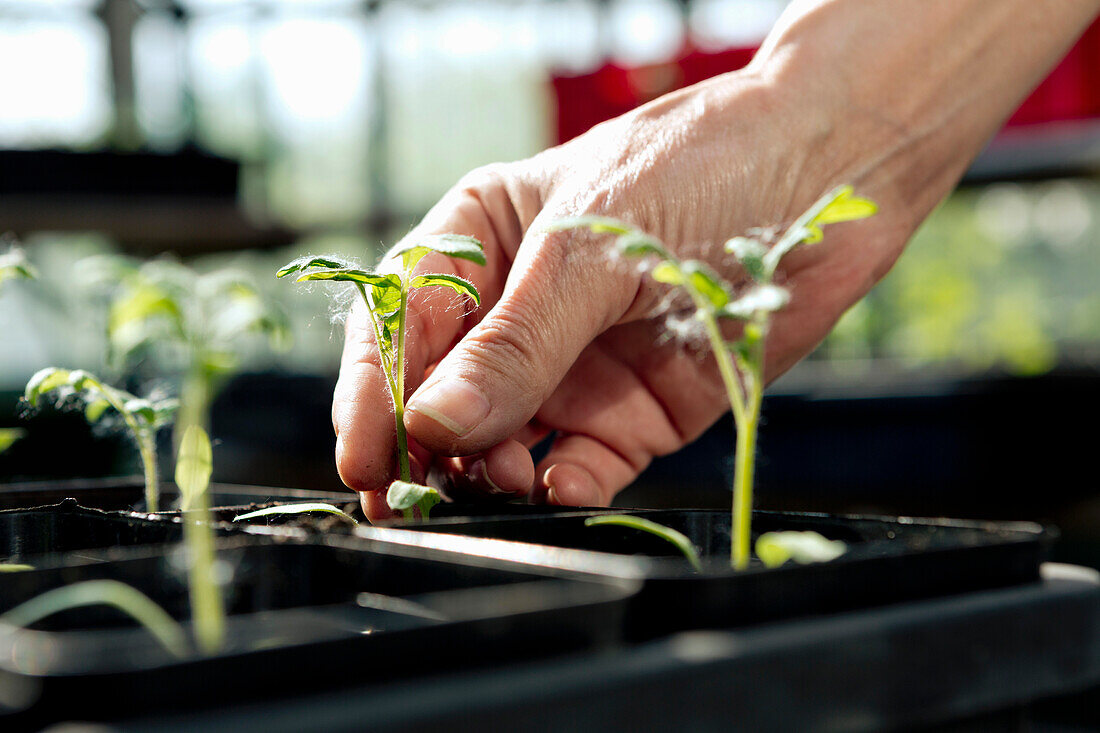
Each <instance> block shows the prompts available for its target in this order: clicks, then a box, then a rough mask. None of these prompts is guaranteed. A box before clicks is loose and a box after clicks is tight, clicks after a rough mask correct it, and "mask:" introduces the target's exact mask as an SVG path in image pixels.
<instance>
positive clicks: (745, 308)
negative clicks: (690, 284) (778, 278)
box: [717, 283, 791, 320]
mask: <svg viewBox="0 0 1100 733" xmlns="http://www.w3.org/2000/svg"><path fill="white" fill-rule="evenodd" d="M790 300H791V294H790V293H789V292H788V291H787V290H786V289H785V288H781V287H779V286H778V285H769V284H766V283H764V284H760V285H757V286H756V287H754V288H752V289H751V290H749V291H747V292H746V293H745V294H744V295H742V296H741V297H739V298H738V299H737V300H734V301H733V302H731V303H727V304H726V305H725V306H724V307H722V308H721V309H720V310H719V311H718V313H717V315H718V316H719V317H720V318H736V319H738V320H748V319H750V318H752V317H753V316H754V315H756V314H757V313H772V312H774V311H777V310H781V309H782V308H783V307H784V306H786V305H787V303H789V302H790Z"/></svg>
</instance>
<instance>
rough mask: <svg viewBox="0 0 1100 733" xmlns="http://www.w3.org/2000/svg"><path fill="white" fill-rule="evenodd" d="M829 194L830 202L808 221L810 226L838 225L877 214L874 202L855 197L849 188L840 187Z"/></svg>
mask: <svg viewBox="0 0 1100 733" xmlns="http://www.w3.org/2000/svg"><path fill="white" fill-rule="evenodd" d="M831 193H832V196H833V198H832V201H830V202H829V203H828V204H827V205H826V206H825V208H823V209H822V210H821V211H820V212H818V214H817V216H815V217H814V218H813V219H811V220H810V223H811V224H817V225H819V226H824V225H825V224H839V223H840V222H842V221H855V220H856V219H866V218H867V217H869V216H874V215H875V214H877V213H878V206H877V205H875V202H874V201H871V200H870V199H865V198H860V197H859V196H856V195H855V192H854V190H853V189H852V187H851V186H840V187H838V188H836V189H834V190H833V191H832V192H831Z"/></svg>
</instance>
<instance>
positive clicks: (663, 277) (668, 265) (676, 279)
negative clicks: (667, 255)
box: [649, 261, 687, 285]
mask: <svg viewBox="0 0 1100 733" xmlns="http://www.w3.org/2000/svg"><path fill="white" fill-rule="evenodd" d="M649 276H650V277H652V278H653V279H654V280H656V281H657V282H659V283H665V284H667V285H683V284H684V283H685V282H687V276H686V275H685V274H684V272H683V271H682V270H681V269H680V267H679V266H678V265H677V264H676V263H675V262H668V261H665V262H658V263H657V265H656V266H655V267H654V268H653V269H652V270H651V271H650V273H649Z"/></svg>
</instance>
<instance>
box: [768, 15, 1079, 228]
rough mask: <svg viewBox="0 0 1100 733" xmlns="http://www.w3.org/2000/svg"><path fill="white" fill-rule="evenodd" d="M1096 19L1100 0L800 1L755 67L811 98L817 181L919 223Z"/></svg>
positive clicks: (782, 21)
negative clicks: (859, 193) (853, 190)
mask: <svg viewBox="0 0 1100 733" xmlns="http://www.w3.org/2000/svg"><path fill="white" fill-rule="evenodd" d="M1097 12H1100V2H1098V1H1097V0H1052V1H1050V2H1039V3H1037V2H1033V1H1032V0H997V1H996V2H990V1H989V0H920V1H919V2H896V1H891V0H807V1H805V2H802V1H796V2H795V3H793V4H792V5H791V6H790V7H789V8H788V10H787V12H786V13H785V14H784V15H783V17H782V18H781V19H780V21H779V23H778V24H777V25H776V27H775V29H774V30H773V32H772V33H771V34H770V35H769V37H768V39H767V40H766V42H765V44H764V46H763V48H762V49H761V51H760V53H759V54H758V56H757V58H756V59H755V60H754V62H753V65H752V67H751V68H752V69H753V70H754V71H756V72H758V73H760V74H762V75H764V76H765V77H768V78H770V79H771V80H773V81H774V83H775V84H776V86H777V87H778V88H782V89H784V90H785V94H787V95H794V97H795V98H796V99H797V98H801V99H804V100H805V109H806V110H807V114H809V115H811V116H812V117H813V119H812V120H811V123H812V125H813V127H811V128H810V131H811V134H812V135H813V136H814V137H815V138H816V139H815V143H816V145H817V148H816V150H817V151H819V152H820V154H818V155H815V156H813V157H812V158H811V161H810V165H811V166H820V167H821V169H819V170H817V171H813V170H810V171H807V172H806V173H807V176H806V178H807V179H809V180H819V179H827V180H833V181H840V180H843V181H848V182H852V183H855V184H857V186H858V187H859V188H860V189H861V190H863V191H865V192H868V193H869V194H870V195H872V196H877V197H878V198H879V199H881V203H882V204H884V208H887V210H889V209H891V208H892V209H894V210H904V211H906V212H907V214H908V215H909V216H910V217H911V219H912V226H916V225H917V224H919V222H920V221H921V220H922V219H923V218H924V217H925V216H926V215H927V214H928V212H929V211H931V209H932V208H933V207H934V206H935V205H936V204H937V203H938V202H939V201H940V199H942V198H943V196H945V195H946V194H947V193H948V192H949V191H950V190H951V188H953V187H954V185H955V184H956V183H957V182H958V180H959V178H960V177H961V176H962V174H963V173H964V172H965V170H966V168H967V167H968V165H969V164H970V162H971V160H972V159H973V158H974V156H976V155H977V154H978V152H979V151H980V150H981V149H982V147H983V146H984V145H985V143H986V142H987V141H988V140H989V138H990V137H991V136H992V135H993V134H994V133H995V132H996V131H997V130H998V129H999V128H1000V126H1001V125H1002V124H1003V123H1004V120H1005V119H1006V118H1007V117H1008V116H1009V115H1010V114H1011V113H1012V111H1013V110H1014V109H1015V108H1016V107H1017V106H1019V104H1020V103H1021V101H1023V99H1024V98H1025V97H1026V96H1027V94H1028V93H1029V92H1030V91H1031V90H1032V89H1033V88H1034V87H1035V86H1036V85H1037V84H1038V83H1039V82H1040V81H1041V80H1042V79H1043V77H1044V76H1045V75H1046V74H1047V73H1048V72H1049V70H1050V69H1051V68H1052V67H1053V66H1054V65H1055V64H1056V63H1057V61H1058V60H1059V59H1060V58H1061V57H1062V56H1063V55H1064V54H1065V52H1066V51H1067V50H1068V49H1069V47H1070V46H1071V45H1072V44H1073V42H1074V41H1075V40H1076V38H1077V37H1078V36H1079V35H1080V33H1081V32H1082V31H1083V30H1084V29H1085V28H1086V27H1087V25H1088V23H1089V21H1090V20H1091V19H1092V18H1093V17H1095V16H1096V14H1097ZM815 173H816V175H815ZM817 193H820V192H816V193H815V192H808V193H807V195H809V196H811V197H812V196H814V195H816V194H817Z"/></svg>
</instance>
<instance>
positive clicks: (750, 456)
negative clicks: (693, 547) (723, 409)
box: [730, 373, 763, 570]
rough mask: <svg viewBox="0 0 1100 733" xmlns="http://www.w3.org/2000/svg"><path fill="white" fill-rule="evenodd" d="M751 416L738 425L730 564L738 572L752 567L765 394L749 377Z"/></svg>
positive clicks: (746, 416)
mask: <svg viewBox="0 0 1100 733" xmlns="http://www.w3.org/2000/svg"><path fill="white" fill-rule="evenodd" d="M748 381H749V386H748V404H747V406H746V407H747V410H748V412H747V414H746V415H745V418H746V419H744V420H742V421H741V422H740V423H738V425H737V454H736V456H735V459H734V460H735V462H734V469H733V516H732V517H731V519H730V522H731V526H732V527H733V532H732V533H731V539H730V562H732V564H733V567H734V568H735V569H737V570H744V569H745V568H747V567H748V566H749V558H750V556H751V550H750V548H751V545H752V484H753V473H754V467H755V465H756V429H757V425H758V424H759V422H760V403H761V400H762V395H763V390H762V389H761V381H760V379H759V375H757V374H755V373H754V374H752V375H751V376H750V377H749V380H748Z"/></svg>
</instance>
